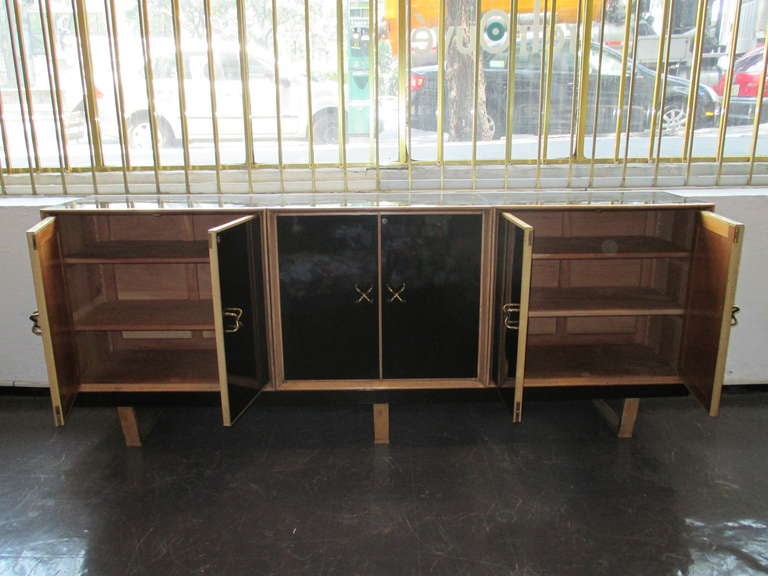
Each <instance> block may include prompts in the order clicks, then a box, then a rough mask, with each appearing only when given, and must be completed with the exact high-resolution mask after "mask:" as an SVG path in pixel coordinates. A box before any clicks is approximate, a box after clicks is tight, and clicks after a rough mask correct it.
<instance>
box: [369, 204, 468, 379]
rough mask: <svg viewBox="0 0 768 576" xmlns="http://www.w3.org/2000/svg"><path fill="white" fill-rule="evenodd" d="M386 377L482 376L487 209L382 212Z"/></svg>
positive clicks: (383, 345) (383, 336)
mask: <svg viewBox="0 0 768 576" xmlns="http://www.w3.org/2000/svg"><path fill="white" fill-rule="evenodd" d="M381 246H382V277H381V282H382V294H381V298H382V351H383V358H382V364H383V375H384V378H476V377H477V355H478V333H479V324H478V323H479V314H480V259H481V248H482V216H481V215H480V214H407V215H406V214H403V215H387V216H382V217H381Z"/></svg>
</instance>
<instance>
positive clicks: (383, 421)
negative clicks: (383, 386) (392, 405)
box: [373, 404, 389, 444]
mask: <svg viewBox="0 0 768 576" xmlns="http://www.w3.org/2000/svg"><path fill="white" fill-rule="evenodd" d="M373 443H374V444H389V404H374V405H373Z"/></svg>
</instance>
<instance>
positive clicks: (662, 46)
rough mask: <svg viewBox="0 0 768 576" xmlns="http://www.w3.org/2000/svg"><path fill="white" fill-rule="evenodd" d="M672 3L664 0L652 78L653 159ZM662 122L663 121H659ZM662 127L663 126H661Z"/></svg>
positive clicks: (650, 148)
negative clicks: (660, 31) (660, 30)
mask: <svg viewBox="0 0 768 576" xmlns="http://www.w3.org/2000/svg"><path fill="white" fill-rule="evenodd" d="M672 4H674V0H666V1H665V2H664V15H663V19H662V22H661V29H662V35H661V36H660V37H659V48H658V52H657V55H656V74H655V75H654V78H653V96H652V102H653V104H652V105H651V124H650V126H649V129H648V135H649V141H648V160H651V159H653V147H654V144H655V138H656V123H657V121H658V118H659V114H660V113H661V111H662V110H661V108H660V107H659V100H660V99H661V92H660V90H661V88H662V74H661V71H662V70H663V71H664V77H666V74H667V69H668V68H669V49H670V42H671V40H672V38H671V34H670V21H671V20H672ZM661 124H663V121H662V122H661ZM662 128H663V126H662Z"/></svg>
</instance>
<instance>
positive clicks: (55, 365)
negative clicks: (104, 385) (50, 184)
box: [27, 218, 80, 426]
mask: <svg viewBox="0 0 768 576" xmlns="http://www.w3.org/2000/svg"><path fill="white" fill-rule="evenodd" d="M27 243H28V247H29V256H30V261H31V264H32V276H33V280H34V284H35V296H36V298H37V307H38V313H39V320H38V322H39V325H40V328H41V330H42V334H41V335H42V338H43V352H44V354H45V364H46V368H47V370H48V385H49V386H50V389H51V402H52V404H53V418H54V423H55V424H56V426H62V425H63V424H64V419H65V418H66V416H67V414H68V413H69V410H70V409H71V407H72V404H73V403H74V401H75V397H76V396H77V392H78V388H79V385H80V383H79V379H78V374H77V368H76V366H75V359H76V358H77V352H76V349H75V343H74V339H73V336H72V330H71V323H70V312H69V306H68V301H67V285H66V280H65V277H64V269H63V265H62V260H61V254H60V252H59V250H60V249H59V241H58V226H57V222H56V219H55V218H46V219H45V220H43V221H42V222H40V223H39V224H38V225H36V226H35V227H33V228H32V229H30V230H29V231H28V232H27Z"/></svg>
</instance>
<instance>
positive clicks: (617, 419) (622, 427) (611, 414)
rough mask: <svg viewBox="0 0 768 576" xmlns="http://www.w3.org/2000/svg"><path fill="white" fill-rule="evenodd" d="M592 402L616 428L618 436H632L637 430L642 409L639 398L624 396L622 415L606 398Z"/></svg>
mask: <svg viewBox="0 0 768 576" xmlns="http://www.w3.org/2000/svg"><path fill="white" fill-rule="evenodd" d="M592 403H593V404H594V405H595V408H597V410H598V412H600V414H602V415H603V417H604V418H605V419H606V420H607V421H608V424H609V425H610V426H611V427H612V428H614V429H615V430H616V436H617V437H618V438H632V434H634V432H635V422H636V421H637V412H638V410H639V409H640V399H639V398H624V402H623V404H622V409H621V414H620V415H619V414H617V413H616V411H615V410H614V409H613V408H611V407H610V406H609V405H608V403H607V402H606V401H605V400H593V401H592Z"/></svg>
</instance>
